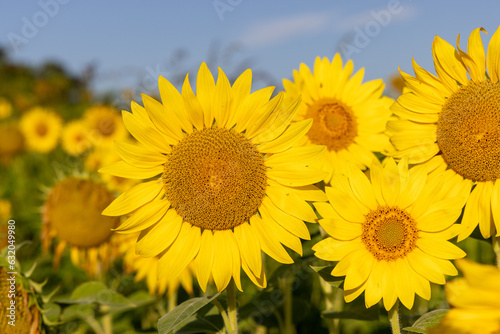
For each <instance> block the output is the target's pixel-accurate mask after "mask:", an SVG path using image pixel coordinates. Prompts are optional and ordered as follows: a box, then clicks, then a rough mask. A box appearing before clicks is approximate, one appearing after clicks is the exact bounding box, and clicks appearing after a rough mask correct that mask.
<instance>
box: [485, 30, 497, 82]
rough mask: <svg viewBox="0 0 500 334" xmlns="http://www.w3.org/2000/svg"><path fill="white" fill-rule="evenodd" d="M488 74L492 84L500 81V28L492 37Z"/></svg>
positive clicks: (489, 49) (489, 46)
mask: <svg viewBox="0 0 500 334" xmlns="http://www.w3.org/2000/svg"><path fill="white" fill-rule="evenodd" d="M486 66H487V67H488V74H489V76H490V80H491V81H492V82H498V81H499V80H500V27H499V28H498V29H497V31H495V33H494V34H493V36H491V39H490V44H489V45H488V53H487V58H486Z"/></svg>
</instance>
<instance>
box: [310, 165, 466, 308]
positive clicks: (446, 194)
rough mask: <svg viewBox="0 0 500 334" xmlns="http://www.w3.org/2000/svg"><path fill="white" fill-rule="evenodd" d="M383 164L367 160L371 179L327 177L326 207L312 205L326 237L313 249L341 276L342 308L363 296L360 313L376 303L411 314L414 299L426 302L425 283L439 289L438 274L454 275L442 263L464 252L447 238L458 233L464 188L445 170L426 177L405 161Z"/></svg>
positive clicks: (355, 174)
mask: <svg viewBox="0 0 500 334" xmlns="http://www.w3.org/2000/svg"><path fill="white" fill-rule="evenodd" d="M385 162H386V164H385V167H382V165H381V164H380V163H379V162H378V160H374V162H373V163H372V165H371V166H370V178H371V180H368V178H367V177H366V175H365V174H364V173H363V172H361V171H360V170H359V169H357V168H356V167H354V166H350V168H349V169H348V177H345V176H341V175H335V176H334V177H333V180H332V184H333V185H334V187H327V188H326V195H327V196H328V199H329V201H330V204H328V203H315V204H314V205H315V207H316V209H317V210H318V212H319V214H320V215H321V216H322V217H323V219H321V220H320V221H319V223H320V224H321V226H322V227H323V228H324V229H325V231H326V232H327V233H328V234H329V235H330V237H329V238H327V239H325V240H322V241H320V242H319V243H317V244H316V245H315V246H314V247H313V250H314V251H316V253H315V255H316V256H317V257H319V258H321V259H324V260H327V261H339V262H338V263H337V264H336V266H335V268H334V269H333V271H332V275H333V276H345V281H344V294H345V300H346V301H347V302H351V301H352V300H354V299H355V298H357V297H358V296H359V295H360V294H361V293H362V292H363V291H364V292H365V304H366V307H371V306H372V305H374V304H376V303H378V302H379V301H380V299H381V298H383V301H384V306H385V308H386V309H387V310H389V309H390V308H391V307H392V306H393V305H394V303H395V302H396V300H397V299H399V300H401V302H402V303H403V305H405V306H406V307H407V308H408V309H411V308H412V306H413V302H414V298H415V293H416V294H418V295H419V296H420V297H422V298H424V299H427V300H428V299H429V298H430V295H431V289H430V284H429V281H430V282H433V283H437V284H444V283H445V277H444V275H456V274H457V270H456V269H455V267H454V266H453V264H452V263H451V262H450V261H448V260H449V259H456V258H460V257H463V256H465V253H464V252H463V251H462V250H461V249H460V248H458V247H457V246H455V245H453V244H452V243H451V242H448V241H447V240H448V239H451V238H453V237H454V236H456V235H457V234H458V233H459V231H460V229H461V226H460V225H458V224H454V222H455V221H456V220H457V218H458V217H459V216H460V213H461V209H462V206H463V204H464V202H465V201H466V199H467V194H468V193H467V191H468V187H466V186H463V185H462V184H461V183H460V182H458V183H457V182H456V181H457V178H459V176H457V175H454V174H453V173H451V172H442V173H440V174H439V175H437V174H436V175H433V176H432V177H427V172H426V170H425V168H423V167H415V168H412V169H411V170H408V165H407V163H406V160H402V161H401V162H400V163H399V165H398V166H397V165H396V163H395V162H394V160H393V159H392V158H389V159H386V161H385Z"/></svg>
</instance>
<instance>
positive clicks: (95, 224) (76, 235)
mask: <svg viewBox="0 0 500 334" xmlns="http://www.w3.org/2000/svg"><path fill="white" fill-rule="evenodd" d="M114 198H115V197H114V196H113V194H111V192H109V190H107V189H106V187H104V186H103V185H101V184H99V183H96V182H95V181H93V180H91V179H88V178H80V177H67V178H65V179H63V180H61V181H59V182H58V183H57V184H56V185H55V186H54V187H53V188H52V189H51V191H50V192H49V194H48V196H47V199H46V201H45V205H44V215H43V229H42V242H43V248H44V251H45V252H47V251H48V250H49V248H50V244H51V241H52V239H53V238H55V237H57V238H58V239H59V243H58V244H57V246H56V248H55V254H54V257H55V258H54V266H55V267H57V266H58V265H59V262H60V259H61V256H62V253H63V251H64V250H65V249H66V247H67V246H69V247H71V251H70V255H71V260H72V262H73V264H74V265H76V266H78V267H81V268H83V269H84V270H85V271H86V272H87V273H88V274H89V275H90V276H95V275H96V274H100V273H101V272H102V271H104V270H106V269H107V268H108V265H109V263H110V262H111V260H112V257H113V254H114V248H116V247H117V245H115V244H114V243H113V240H112V235H113V232H112V229H113V228H115V227H116V226H117V225H118V218H115V217H112V218H110V217H106V216H102V215H101V211H102V210H103V209H104V208H105V207H106V206H108V205H109V203H111V202H112V201H113V200H114Z"/></svg>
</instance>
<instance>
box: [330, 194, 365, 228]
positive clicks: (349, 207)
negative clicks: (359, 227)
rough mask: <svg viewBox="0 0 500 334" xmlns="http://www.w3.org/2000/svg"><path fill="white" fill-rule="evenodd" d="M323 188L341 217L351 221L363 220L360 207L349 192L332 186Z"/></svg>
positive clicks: (359, 221) (358, 221)
mask: <svg viewBox="0 0 500 334" xmlns="http://www.w3.org/2000/svg"><path fill="white" fill-rule="evenodd" d="M325 190H326V195H327V196H328V199H329V200H330V203H331V205H332V206H333V208H334V209H335V211H337V213H338V214H339V215H341V216H342V218H344V219H345V220H347V221H350V222H353V223H361V222H363V221H364V220H365V217H364V215H363V213H362V211H361V209H360V207H359V206H358V204H357V203H356V201H355V200H354V199H353V198H352V197H351V196H350V195H349V194H346V193H345V192H343V191H341V190H338V189H335V188H332V187H325Z"/></svg>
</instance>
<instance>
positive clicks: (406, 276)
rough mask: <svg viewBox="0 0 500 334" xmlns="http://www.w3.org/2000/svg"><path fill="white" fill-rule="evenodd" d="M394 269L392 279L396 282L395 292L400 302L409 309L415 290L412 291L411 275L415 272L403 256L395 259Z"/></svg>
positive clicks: (411, 305)
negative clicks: (393, 277)
mask: <svg viewBox="0 0 500 334" xmlns="http://www.w3.org/2000/svg"><path fill="white" fill-rule="evenodd" d="M395 269H396V270H395V271H394V274H395V279H394V281H395V283H396V292H397V294H398V297H399V300H401V303H402V304H403V305H404V306H406V308H407V309H409V310H411V309H412V307H413V302H414V300H415V291H413V284H412V281H411V276H413V275H415V274H416V273H415V272H414V271H413V269H412V268H411V267H410V265H409V263H408V260H407V259H405V258H402V259H397V260H396V261H395Z"/></svg>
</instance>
